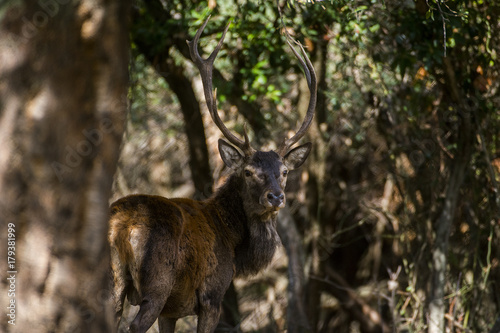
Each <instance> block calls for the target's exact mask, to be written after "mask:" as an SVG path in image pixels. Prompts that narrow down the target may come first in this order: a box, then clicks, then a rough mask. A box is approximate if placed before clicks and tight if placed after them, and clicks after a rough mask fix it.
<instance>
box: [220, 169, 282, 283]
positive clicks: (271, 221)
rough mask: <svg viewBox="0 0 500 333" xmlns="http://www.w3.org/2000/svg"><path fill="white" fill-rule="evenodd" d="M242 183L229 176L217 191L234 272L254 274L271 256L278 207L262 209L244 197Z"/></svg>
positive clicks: (275, 236)
mask: <svg viewBox="0 0 500 333" xmlns="http://www.w3.org/2000/svg"><path fill="white" fill-rule="evenodd" d="M243 191H244V186H243V184H241V180H240V179H239V178H238V177H237V176H234V175H233V176H231V177H229V179H228V180H227V182H226V183H225V184H224V185H223V186H222V187H221V188H220V189H219V190H218V191H217V192H216V194H215V197H214V200H215V201H216V202H217V205H218V206H219V215H220V216H221V219H222V220H223V221H222V222H223V223H224V224H225V225H227V227H228V230H230V232H229V234H230V235H227V236H229V237H230V238H231V240H232V242H231V243H232V247H233V248H234V254H235V258H234V263H235V267H236V275H251V274H256V273H257V272H258V271H260V270H261V269H263V268H265V267H266V266H267V265H268V264H269V263H270V262H271V260H272V258H273V255H274V252H275V250H276V247H277V246H278V245H279V244H280V239H279V236H278V233H277V231H276V221H277V211H273V212H264V211H262V210H261V208H260V207H259V206H258V205H255V204H253V203H252V202H251V200H248V199H247V198H246V197H245V194H244V193H243Z"/></svg>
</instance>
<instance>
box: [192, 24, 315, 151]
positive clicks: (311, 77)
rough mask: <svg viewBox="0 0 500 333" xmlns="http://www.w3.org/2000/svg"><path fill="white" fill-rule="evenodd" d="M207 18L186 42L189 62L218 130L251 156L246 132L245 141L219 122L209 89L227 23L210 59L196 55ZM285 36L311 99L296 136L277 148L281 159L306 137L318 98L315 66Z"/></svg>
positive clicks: (213, 97)
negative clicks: (196, 73) (192, 37)
mask: <svg viewBox="0 0 500 333" xmlns="http://www.w3.org/2000/svg"><path fill="white" fill-rule="evenodd" d="M209 19H210V16H209V17H208V18H207V19H206V20H205V22H204V23H203V25H202V26H201V27H200V29H198V31H197V32H196V35H195V37H194V39H193V40H192V41H187V43H188V46H189V53H190V54H191V59H193V62H194V63H195V65H196V67H198V69H199V70H200V74H201V80H202V82H203V89H204V92H205V99H206V101H207V106H208V110H209V111H210V115H211V116H212V120H213V121H214V123H215V124H216V125H217V127H218V128H219V129H220V130H221V132H222V134H224V136H225V137H226V138H227V139H228V140H229V142H231V143H232V144H234V145H235V146H237V147H238V148H240V149H241V150H243V152H244V153H245V154H246V155H251V154H253V153H254V152H255V150H254V149H253V148H252V147H250V143H249V140H248V136H247V133H246V129H245V130H244V136H245V141H243V140H241V139H239V138H238V137H236V136H235V135H234V134H232V133H231V132H230V131H229V130H228V128H227V127H226V126H225V125H224V123H223V122H222V120H221V119H220V116H219V113H218V112H217V100H216V96H214V94H213V89H212V70H213V66H214V61H215V58H216V57H217V54H218V53H219V51H220V49H221V47H222V42H223V41H224V37H226V33H227V30H228V29H229V24H230V23H229V24H228V25H227V26H226V28H225V29H224V32H223V34H222V38H221V39H220V41H219V43H218V44H217V46H216V47H215V49H214V51H213V52H212V54H210V56H209V57H208V58H207V59H203V58H202V57H201V56H200V54H199V52H198V41H199V39H200V36H201V34H202V32H203V29H205V26H206V25H207V23H208V20H209ZM286 36H287V41H286V42H287V43H288V46H290V49H291V50H292V52H293V54H295V56H296V57H297V59H298V60H299V63H300V65H301V67H302V69H303V70H304V73H305V75H306V79H307V85H308V87H309V91H310V94H311V96H310V98H309V106H308V108H307V112H306V116H305V118H304V122H303V123H302V125H301V126H300V128H299V130H298V131H297V133H295V135H293V136H292V137H291V138H289V139H286V140H284V141H283V143H282V144H280V145H279V146H278V153H279V154H280V155H281V156H284V155H285V154H286V153H287V152H288V150H289V149H290V147H291V146H293V144H295V143H296V142H297V141H299V140H300V139H301V138H302V137H303V136H304V135H305V134H306V132H307V130H308V129H309V126H311V122H312V120H313V117H314V109H315V107H316V95H317V80H316V72H315V71H314V67H313V65H312V63H311V61H310V60H309V58H308V57H307V54H306V52H305V51H304V48H303V47H302V44H300V43H298V42H296V41H294V42H295V43H296V44H297V45H299V47H300V50H301V51H302V54H303V56H304V59H303V58H302V57H301V56H300V55H299V53H298V52H297V51H296V50H295V48H294V47H293V46H292V44H291V43H290V41H289V40H290V39H292V38H291V37H290V35H289V34H288V32H287V31H286ZM216 94H217V90H216V91H215V95H216Z"/></svg>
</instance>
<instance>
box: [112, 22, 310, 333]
mask: <svg viewBox="0 0 500 333" xmlns="http://www.w3.org/2000/svg"><path fill="white" fill-rule="evenodd" d="M207 22H208V19H207V20H206V21H205V23H204V24H203V25H202V26H201V28H200V29H199V30H198V32H197V33H196V36H195V37H194V39H193V41H191V42H189V41H188V45H189V50H190V53H191V57H192V59H193V61H194V63H195V64H196V66H197V67H198V69H199V70H200V73H201V77H202V81H203V87H204V92H205V99H206V102H207V105H208V109H209V111H210V114H211V116H212V119H213V121H214V122H215V124H216V125H217V126H218V127H219V129H220V130H221V132H222V134H224V136H225V137H226V139H227V140H228V141H229V142H231V143H232V144H233V145H234V146H236V147H237V148H239V149H240V150H241V152H240V151H239V150H238V149H236V148H235V147H234V146H232V145H230V144H229V143H227V142H226V141H224V140H219V152H220V156H221V158H222V160H223V161H224V163H225V165H226V166H227V167H228V168H230V169H232V174H231V175H230V176H229V178H228V179H227V180H226V182H225V183H224V184H223V185H222V186H221V187H220V188H219V189H218V190H217V191H216V193H215V194H214V195H213V196H212V197H211V198H209V199H207V200H205V201H195V200H191V199H167V198H163V197H160V196H153V195H131V196H127V197H124V198H122V199H120V200H118V201H116V202H114V203H113V204H112V205H111V207H110V214H111V216H110V221H109V223H110V230H109V241H110V244H111V265H112V271H113V280H114V301H115V310H116V316H117V322H118V324H119V322H120V319H121V314H122V311H123V302H124V300H125V296H127V298H128V300H129V302H130V304H132V305H139V306H140V310H139V312H138V314H137V316H136V317H135V318H134V320H133V321H132V323H131V325H130V331H131V332H146V331H147V330H148V329H149V328H150V327H151V325H153V323H154V321H155V320H156V319H157V318H158V324H159V328H160V332H173V331H174V328H175V323H176V321H177V319H178V318H181V317H184V316H188V315H194V314H196V315H197V316H198V330H197V331H198V332H213V331H214V330H215V328H216V326H217V323H218V320H219V314H220V308H221V302H222V299H223V296H224V294H225V292H226V290H227V288H228V287H229V284H230V283H231V281H232V279H233V277H235V276H245V275H249V274H255V273H257V272H258V271H260V270H261V269H263V268H264V267H266V266H267V265H268V264H269V262H270V261H271V259H272V257H273V254H274V252H275V249H276V247H277V246H278V245H279V243H280V241H279V237H278V234H277V232H276V216H277V213H278V210H279V209H280V208H283V207H284V206H285V194H284V189H285V183H286V179H287V173H288V171H289V170H293V169H295V168H297V167H299V166H300V165H301V164H302V163H304V161H305V159H306V158H307V156H308V154H309V151H310V150H311V144H310V143H306V144H304V145H301V146H298V147H296V148H293V149H291V146H292V145H294V144H295V143H296V142H297V141H299V139H301V138H302V137H303V136H304V134H305V133H306V131H307V129H308V128H309V126H310V125H311V121H312V119H313V115H314V108H315V104H316V74H315V72H314V68H313V66H312V64H311V62H310V60H309V59H308V58H307V55H306V53H305V51H304V49H303V48H302V46H300V48H301V51H302V54H303V55H304V59H302V57H301V56H300V55H299V54H298V53H297V51H296V50H295V49H294V48H293V47H292V45H291V44H290V42H288V40H287V42H288V45H289V46H290V48H291V49H292V50H293V52H294V54H295V56H296V57H297V59H298V60H299V62H300V64H301V66H302V68H303V70H304V72H305V74H306V77H307V82H308V85H309V90H310V94H311V97H310V101H309V108H308V110H307V114H306V116H305V120H304V122H303V123H302V125H301V127H300V129H299V130H298V131H297V133H296V134H295V135H293V136H292V137H291V138H289V139H287V140H285V141H284V142H283V143H282V144H281V145H280V146H279V148H278V149H277V151H267V152H264V151H256V150H254V149H253V148H252V147H251V146H250V143H249V140H248V136H247V135H246V132H245V135H244V140H241V139H239V138H238V137H237V136H235V135H234V134H232V133H231V132H230V131H229V130H228V129H227V127H226V126H225V125H224V123H223V122H222V120H221V119H220V117H219V115H218V113H217V102H216V98H215V97H214V95H213V90H212V69H213V63H214V60H215V57H216V56H217V53H218V52H219V50H220V49H221V47H222V42H223V40H224V37H225V35H226V32H227V30H228V28H229V25H228V26H227V27H226V28H225V30H224V33H223V35H222V38H221V40H220V41H219V43H218V45H217V47H216V48H215V50H214V51H213V52H212V54H211V55H210V57H208V58H207V59H206V60H205V59H202V58H201V56H200V55H199V53H198V47H197V44H198V40H199V38H200V35H201V33H202V32H203V29H204V28H205V26H206V24H207Z"/></svg>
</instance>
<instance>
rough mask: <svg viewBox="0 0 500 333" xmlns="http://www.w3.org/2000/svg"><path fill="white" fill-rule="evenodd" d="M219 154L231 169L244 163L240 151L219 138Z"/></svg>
mask: <svg viewBox="0 0 500 333" xmlns="http://www.w3.org/2000/svg"><path fill="white" fill-rule="evenodd" d="M219 154H220V157H221V158H222V161H224V164H225V165H226V166H227V167H229V168H231V169H237V168H238V167H239V166H241V164H242V163H243V156H242V155H241V154H240V152H239V151H238V150H237V149H236V148H234V147H233V146H231V145H230V144H229V143H227V142H226V141H224V140H222V139H219Z"/></svg>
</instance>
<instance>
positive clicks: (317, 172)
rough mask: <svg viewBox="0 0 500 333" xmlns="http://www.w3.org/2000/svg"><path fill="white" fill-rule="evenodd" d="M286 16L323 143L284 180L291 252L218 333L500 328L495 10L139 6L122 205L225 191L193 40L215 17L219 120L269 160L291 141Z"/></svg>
mask: <svg viewBox="0 0 500 333" xmlns="http://www.w3.org/2000/svg"><path fill="white" fill-rule="evenodd" d="M278 9H280V10H281V13H282V15H283V19H284V23H285V25H286V26H287V27H288V30H289V31H290V33H291V34H292V36H293V37H294V38H296V39H297V40H299V41H301V42H302V43H303V44H304V45H305V46H306V50H307V52H308V54H309V55H310V58H311V59H312V61H313V63H314V66H315V68H316V72H317V73H318V80H319V83H318V88H319V94H318V105H317V109H316V116H315V123H314V125H313V127H312V128H311V130H310V131H309V134H308V139H309V140H310V141H312V142H313V143H314V149H313V153H312V156H310V157H309V160H308V162H307V164H306V165H305V166H304V167H302V168H301V170H299V171H296V172H295V173H293V175H291V177H290V179H289V181H288V182H289V184H288V189H287V191H288V194H287V199H288V207H287V208H286V209H285V210H284V211H283V212H282V213H280V222H279V226H280V230H279V231H280V236H281V238H282V241H283V245H284V247H283V248H282V249H281V250H280V253H279V254H278V255H277V256H276V258H275V260H274V262H273V264H272V265H271V267H270V268H269V269H267V270H266V271H265V272H262V273H261V274H259V275H258V276H256V277H254V278H251V279H245V280H237V281H235V283H234V286H232V288H231V289H230V291H229V292H228V295H227V297H226V301H225V305H224V315H223V317H222V318H221V324H220V325H219V326H220V330H221V331H223V330H225V331H228V330H229V331H244V332H251V331H256V332H257V331H258V332H264V331H265V332H281V331H285V330H287V331H288V332H303V331H313V332H340V333H341V332H382V331H384V332H422V331H429V332H439V331H440V332H444V331H446V332H488V331H490V330H491V332H493V331H494V332H498V330H496V329H497V328H493V325H494V323H495V321H496V320H497V318H498V317H499V316H500V285H499V281H500V261H499V260H500V243H499V239H500V225H499V224H500V193H499V185H498V181H499V180H500V138H499V130H498V129H499V128H500V94H499V85H500V81H499V70H500V65H499V59H498V56H499V51H500V50H499V46H500V23H499V14H500V4H499V2H498V1H486V0H468V1H462V0H455V1H452V0H448V1H443V0H415V1H414V0H404V1H400V0H397V1H395V0H385V1H376V0H371V1H369V0H332V1H312V2H306V1H293V0H287V1H286V2H285V1H280V2H279V3H277V2H276V1H257V0H209V1H185V0H170V1H162V0H151V1H137V2H136V3H135V5H134V11H133V19H132V30H131V41H132V48H131V50H132V51H131V64H130V70H131V73H130V79H131V87H130V105H131V111H130V116H129V118H128V125H127V132H126V134H125V141H124V145H123V149H122V154H121V158H120V163H119V168H118V171H117V173H116V179H115V185H114V190H115V195H114V198H118V197H120V196H123V195H126V194H130V193H139V192H140V193H154V194H160V195H164V196H168V197H178V196H186V197H193V198H197V199H203V198H206V197H207V196H209V195H210V194H211V193H212V191H213V188H214V186H217V180H218V179H219V177H220V176H221V174H223V166H222V163H221V161H220V158H219V155H218V152H217V148H216V141H217V139H218V138H220V137H221V133H220V132H219V131H218V130H217V128H216V127H215V126H214V125H213V124H212V122H211V119H210V116H209V114H208V112H207V109H206V106H205V104H204V103H205V102H204V98H203V94H202V86H201V81H200V78H199V73H198V71H197V69H196V68H195V67H194V66H193V64H192V62H191V60H190V58H189V53H188V49H187V45H186V40H187V39H189V40H190V39H192V38H193V36H194V33H195V31H196V30H197V29H198V27H199V26H200V25H201V24H202V22H203V21H204V19H205V18H206V17H207V16H208V15H209V14H211V15H212V18H211V20H210V22H209V23H208V26H207V28H206V29H205V32H204V34H203V37H202V39H201V50H203V52H204V54H205V55H207V56H208V54H209V52H211V51H212V50H213V48H214V46H215V45H216V43H217V41H218V39H219V38H220V37H221V32H222V30H223V28H224V26H225V25H226V24H227V22H228V21H230V20H232V24H231V27H230V30H229V33H228V36H226V39H225V46H224V47H223V49H222V51H221V52H220V53H219V56H218V58H217V60H216V62H215V71H214V87H217V92H218V94H217V95H218V99H219V109H220V113H221V115H222V117H223V120H224V121H225V123H226V125H227V126H228V127H229V128H231V129H234V130H235V131H236V132H239V133H242V129H243V124H244V123H247V125H248V128H249V132H250V138H251V140H252V141H253V144H254V146H257V147H262V148H263V149H264V150H266V149H272V148H274V147H275V146H274V142H279V141H281V139H282V138H283V137H284V136H286V135H289V134H290V133H291V132H293V131H294V130H296V125H297V123H300V121H301V120H302V116H301V115H302V114H303V113H304V112H305V110H306V108H307V102H308V98H309V96H308V90H307V85H306V83H305V80H304V79H303V74H302V72H301V70H300V67H299V65H298V62H297V61H296V59H295V58H294V56H293V55H292V54H291V52H290V51H289V50H288V46H286V43H285V39H284V36H283V34H282V30H283V27H282V25H281V20H280V14H279V10H278ZM131 311H132V310H131ZM192 327H194V326H193V323H192V322H190V321H189V320H187V321H185V323H184V326H183V327H182V328H181V330H183V331H192ZM155 329H156V328H153V329H152V330H155ZM499 330H500V329H499Z"/></svg>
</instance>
